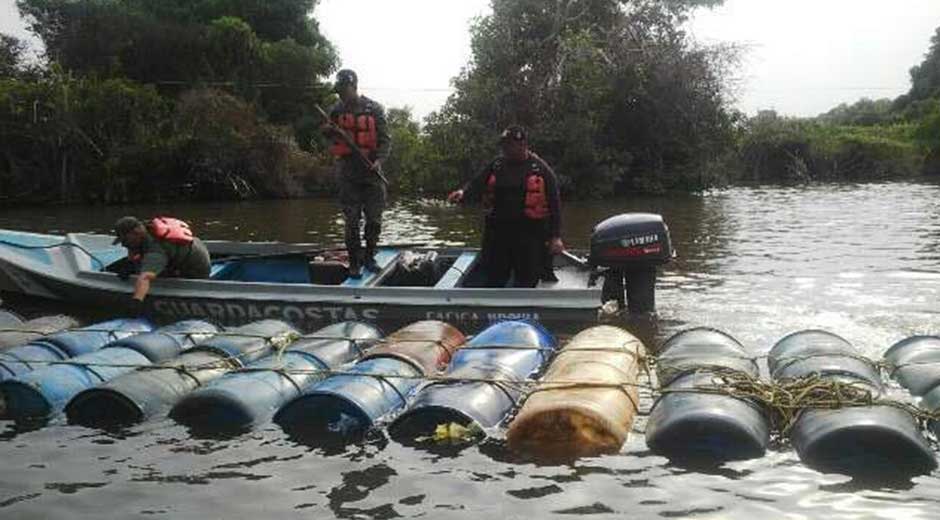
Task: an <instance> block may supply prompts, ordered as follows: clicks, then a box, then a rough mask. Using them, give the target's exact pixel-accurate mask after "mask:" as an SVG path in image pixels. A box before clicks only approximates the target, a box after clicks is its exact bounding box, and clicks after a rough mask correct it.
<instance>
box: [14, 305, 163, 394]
mask: <svg viewBox="0 0 940 520" xmlns="http://www.w3.org/2000/svg"><path fill="white" fill-rule="evenodd" d="M151 330H153V325H152V324H151V323H150V322H149V321H147V320H112V321H106V322H103V323H96V324H94V325H89V326H88V327H85V328H81V329H75V330H69V331H65V332H59V333H56V334H52V335H50V336H44V337H42V338H40V339H36V340H33V341H31V342H29V343H27V344H26V345H22V346H19V347H13V348H10V349H6V350H4V351H2V352H0V381H5V380H7V379H12V378H14V377H16V376H19V375H21V374H25V373H27V372H30V371H32V370H35V369H37V368H41V367H44V366H47V365H48V363H49V362H55V361H62V360H63V359H68V358H72V357H76V356H81V355H82V354H87V353H89V352H94V351H96V350H98V349H100V348H101V347H103V346H105V345H107V344H108V343H110V342H112V341H115V340H118V339H122V338H126V337H128V336H132V335H134V334H138V333H141V332H150V331H151Z"/></svg>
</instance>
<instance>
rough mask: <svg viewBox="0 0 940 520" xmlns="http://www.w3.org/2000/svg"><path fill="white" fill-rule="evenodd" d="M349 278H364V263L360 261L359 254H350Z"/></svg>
mask: <svg viewBox="0 0 940 520" xmlns="http://www.w3.org/2000/svg"><path fill="white" fill-rule="evenodd" d="M347 276H349V277H350V278H362V261H361V260H359V255H358V254H357V253H350V254H349V272H348V273H347Z"/></svg>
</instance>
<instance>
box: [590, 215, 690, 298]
mask: <svg viewBox="0 0 940 520" xmlns="http://www.w3.org/2000/svg"><path fill="white" fill-rule="evenodd" d="M674 255H675V252H674V251H673V249H672V240H671V238H670V236H669V227H668V226H667V225H666V222H665V221H663V217H662V216H661V215H656V214H653V213H625V214H622V215H617V216H614V217H611V218H609V219H607V220H604V221H603V222H601V223H599V224H597V225H596V226H595V227H594V231H593V232H592V233H591V253H590V256H589V257H588V263H589V265H590V266H591V267H593V268H594V269H595V272H594V275H593V276H592V279H596V278H598V277H603V278H604V288H603V295H602V297H603V299H604V301H605V302H607V301H610V300H616V301H617V302H618V303H619V305H620V307H621V308H623V307H625V306H628V307H629V310H630V312H652V311H653V310H654V309H655V284H656V268H657V266H659V265H662V264H665V263H667V262H669V261H670V260H671V259H672V258H673V256H674Z"/></svg>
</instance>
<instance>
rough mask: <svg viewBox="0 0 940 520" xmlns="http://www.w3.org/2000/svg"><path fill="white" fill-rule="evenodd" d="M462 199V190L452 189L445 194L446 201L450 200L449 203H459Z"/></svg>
mask: <svg viewBox="0 0 940 520" xmlns="http://www.w3.org/2000/svg"><path fill="white" fill-rule="evenodd" d="M462 201H463V190H456V191H452V192H450V194H449V195H448V196H447V202H450V203H451V204H459V203H460V202H462Z"/></svg>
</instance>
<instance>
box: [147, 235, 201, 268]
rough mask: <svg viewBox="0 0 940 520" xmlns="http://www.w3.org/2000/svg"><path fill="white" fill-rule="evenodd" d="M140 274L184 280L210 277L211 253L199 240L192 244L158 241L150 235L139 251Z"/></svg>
mask: <svg viewBox="0 0 940 520" xmlns="http://www.w3.org/2000/svg"><path fill="white" fill-rule="evenodd" d="M136 252H137V253H138V254H140V256H141V258H140V272H142V273H156V274H157V275H162V276H179V277H182V278H208V277H209V264H210V262H209V251H208V250H207V249H206V246H205V245H204V244H203V243H202V241H200V240H199V239H198V238H194V239H193V241H192V243H190V244H185V245H183V244H174V243H172V242H168V241H166V240H157V239H156V238H154V237H152V236H151V235H150V234H149V233H148V234H147V238H146V239H144V243H143V244H141V247H140V249H139V250H138V251H136Z"/></svg>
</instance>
